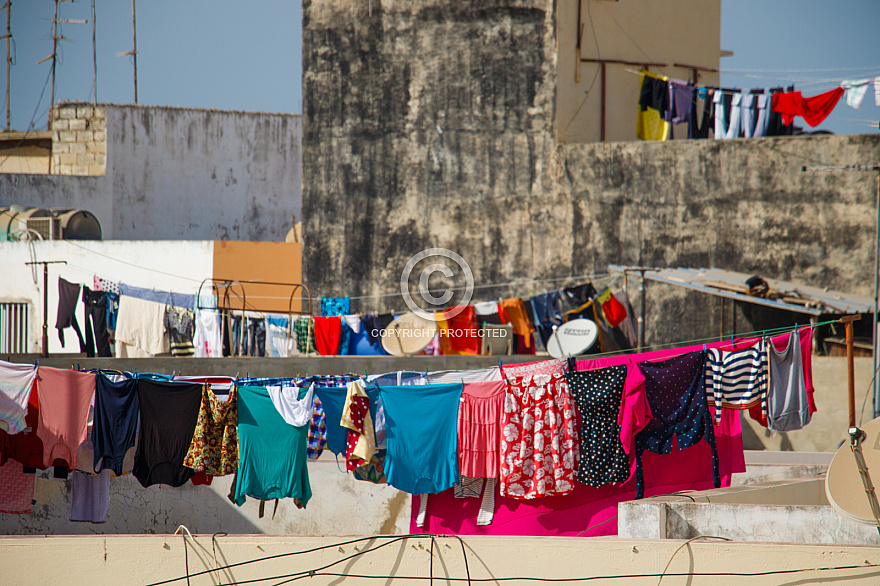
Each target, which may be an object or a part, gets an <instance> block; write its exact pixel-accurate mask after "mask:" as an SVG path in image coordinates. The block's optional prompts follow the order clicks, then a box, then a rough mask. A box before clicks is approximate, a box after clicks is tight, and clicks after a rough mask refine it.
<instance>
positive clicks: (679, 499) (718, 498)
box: [617, 477, 880, 545]
mask: <svg viewBox="0 0 880 586" xmlns="http://www.w3.org/2000/svg"><path fill="white" fill-rule="evenodd" d="M618 514H619V518H618V523H617V525H618V535H619V536H620V537H629V538H638V539H690V538H692V537H697V536H718V537H724V538H726V539H732V540H735V541H778V542H786V543H835V544H852V545H867V544H870V545H880V535H878V533H877V530H876V529H875V528H873V527H868V526H865V525H857V524H855V523H852V522H850V521H848V520H846V519H844V518H843V517H841V516H840V515H839V514H838V513H837V512H836V511H835V510H834V509H832V508H831V507H830V506H829V505H828V501H827V499H826V497H825V479H824V477H819V478H803V479H793V480H788V481H782V482H767V483H762V484H759V485H754V486H738V487H728V488H721V489H716V490H707V491H695V492H690V493H683V494H679V495H668V496H657V497H652V498H648V499H643V500H640V501H629V502H625V503H620V505H619V507H618Z"/></svg>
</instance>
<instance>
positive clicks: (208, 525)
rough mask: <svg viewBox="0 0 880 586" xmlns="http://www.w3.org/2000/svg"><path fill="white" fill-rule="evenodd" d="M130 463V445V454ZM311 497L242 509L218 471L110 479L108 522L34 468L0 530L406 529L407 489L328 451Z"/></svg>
mask: <svg viewBox="0 0 880 586" xmlns="http://www.w3.org/2000/svg"><path fill="white" fill-rule="evenodd" d="M130 455H131V461H132V462H133V450H132V452H130ZM308 472H309V482H310V484H311V487H312V498H311V500H310V501H309V502H308V505H307V506H306V508H305V509H302V510H300V509H297V508H296V507H295V506H294V504H293V501H292V500H291V499H283V500H281V501H280V502H279V505H278V510H277V511H275V512H274V514H273V511H274V506H275V505H274V501H271V502H268V503H266V507H265V516H264V517H263V518H262V519H261V518H260V516H259V501H257V500H254V499H248V501H247V502H246V503H245V504H244V505H242V506H241V507H238V506H236V505H234V504H233V503H232V502H230V501H229V499H228V498H227V495H228V494H229V492H230V487H231V484H232V476H219V477H216V478H214V479H213V481H212V483H211V485H210V486H193V485H192V484H191V483H187V484H185V485H183V486H182V487H180V488H172V487H169V486H159V485H157V486H151V487H149V488H144V487H142V486H141V485H140V483H139V482H138V481H137V479H136V478H134V477H133V476H131V475H125V476H121V477H119V478H111V481H110V500H109V505H108V509H107V522H106V523H100V524H93V523H83V522H77V523H74V522H71V521H70V520H69V519H70V503H71V498H72V493H71V490H72V481H70V480H55V479H53V478H51V477H50V476H49V473H47V472H37V477H36V479H35V481H34V501H35V502H34V505H33V510H32V511H31V512H30V513H27V514H23V515H11V514H5V513H0V535H92V534H141V533H166V534H167V533H174V531H175V530H176V529H177V527H178V526H180V525H186V527H187V528H188V529H189V530H190V531H192V532H193V533H208V534H211V533H217V532H221V531H222V532H226V533H229V534H252V533H265V534H268V535H328V534H329V535H374V534H375V535H379V534H405V533H408V532H409V520H410V509H411V507H410V495H408V494H406V493H403V492H400V491H399V490H397V489H395V488H393V487H390V486H388V485H377V484H372V483H369V482H361V481H358V480H355V479H354V477H353V476H352V475H350V474H347V473H346V472H345V466H344V465H343V467H342V469H341V470H340V468H339V467H338V466H337V464H336V461H335V460H334V459H333V454H331V453H330V452H324V453H323V454H322V455H321V459H320V460H318V461H317V462H309V464H308Z"/></svg>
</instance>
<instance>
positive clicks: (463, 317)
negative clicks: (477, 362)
mask: <svg viewBox="0 0 880 586" xmlns="http://www.w3.org/2000/svg"><path fill="white" fill-rule="evenodd" d="M455 312H458V313H455ZM453 313H455V315H453ZM450 316H452V317H450ZM443 318H444V319H445V320H446V326H447V327H446V331H445V332H443V331H441V332H440V339H441V343H443V342H445V343H446V344H448V346H447V348H448V350H449V354H479V353H480V349H481V347H482V342H481V340H480V332H479V331H478V330H477V313H476V311H475V310H474V306H473V305H467V306H464V307H462V306H458V307H452V308H450V309H447V310H446V311H444V312H443Z"/></svg>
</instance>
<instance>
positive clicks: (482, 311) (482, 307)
mask: <svg viewBox="0 0 880 586" xmlns="http://www.w3.org/2000/svg"><path fill="white" fill-rule="evenodd" d="M474 313H475V314H477V315H492V314H495V313H498V302H497V301H481V302H479V303H474Z"/></svg>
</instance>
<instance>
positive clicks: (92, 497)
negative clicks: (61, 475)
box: [70, 470, 110, 523]
mask: <svg viewBox="0 0 880 586" xmlns="http://www.w3.org/2000/svg"><path fill="white" fill-rule="evenodd" d="M109 503H110V470H102V471H101V473H100V474H89V473H88V472H83V471H82V470H74V471H73V477H72V482H71V490H70V520H71V521H74V522H87V523H106V522H107V506H108V504H109Z"/></svg>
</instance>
